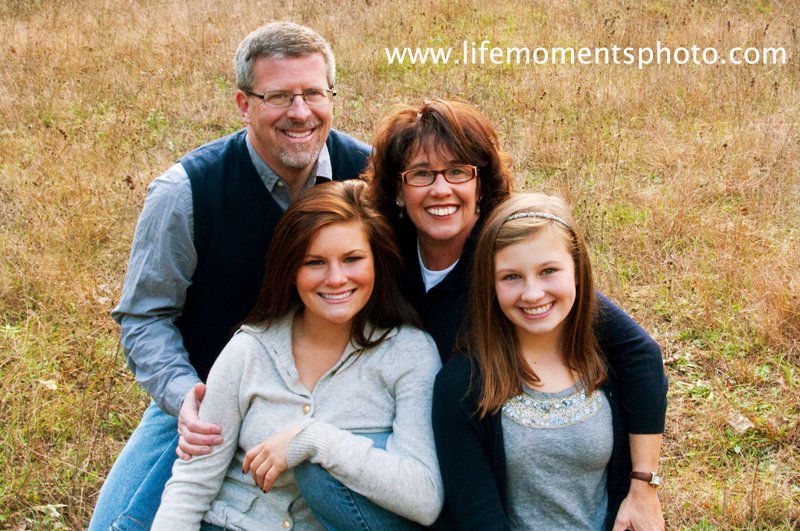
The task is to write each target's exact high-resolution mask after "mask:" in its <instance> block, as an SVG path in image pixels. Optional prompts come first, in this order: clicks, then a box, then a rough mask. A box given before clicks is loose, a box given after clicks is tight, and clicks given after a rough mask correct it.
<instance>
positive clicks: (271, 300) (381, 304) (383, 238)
mask: <svg viewBox="0 0 800 531" xmlns="http://www.w3.org/2000/svg"><path fill="white" fill-rule="evenodd" d="M366 188H367V185H366V183H364V182H363V181H357V180H350V181H344V182H335V181H334V182H330V183H324V184H320V185H318V186H314V187H313V188H311V189H310V190H307V191H306V192H304V193H303V194H302V195H301V196H300V197H299V198H298V199H297V201H295V202H294V203H292V205H291V206H290V207H289V208H288V209H287V210H286V213H285V214H284V215H283V217H281V220H280V222H279V223H278V226H277V227H276V228H275V233H274V235H273V237H272V242H271V243H270V247H269V252H268V253H267V263H266V270H265V272H264V278H263V280H262V282H261V290H260V292H259V294H258V299H257V300H256V303H255V306H253V309H252V310H251V312H250V315H248V316H247V319H245V321H244V322H245V323H247V324H258V325H268V324H269V323H271V322H272V321H274V320H275V319H278V318H279V317H282V316H284V315H286V314H287V313H289V312H290V311H291V310H292V308H294V307H296V306H298V305H301V304H302V302H301V300H300V297H299V295H298V294H297V289H296V288H295V278H296V277H297V271H298V269H299V268H300V265H301V264H302V261H303V257H304V256H305V254H306V251H307V250H308V246H309V244H310V243H311V240H312V239H313V238H314V236H315V235H316V234H317V232H319V230H320V229H321V228H323V227H326V226H328V225H332V224H334V223H346V222H348V221H354V220H358V221H360V222H361V223H362V224H363V226H364V230H365V231H366V233H367V238H368V240H369V244H370V248H371V250H372V255H373V263H374V264H375V285H374V288H373V290H372V295H371V296H370V298H369V300H368V301H367V304H366V305H365V306H364V308H362V309H361V311H360V312H358V313H357V314H356V316H355V317H354V318H353V324H352V330H351V337H352V338H353V339H354V340H355V341H356V342H357V343H358V344H359V345H362V346H364V347H372V346H374V345H376V344H377V343H379V342H380V341H381V340H382V339H383V337H379V338H377V339H374V338H372V337H371V335H370V334H371V329H370V327H369V326H367V325H368V324H371V325H373V326H376V327H379V328H387V329H391V328H392V327H395V326H398V325H400V324H402V323H408V324H413V325H415V326H419V318H418V317H417V314H416V312H415V311H414V310H413V309H412V308H411V306H410V305H409V304H408V303H407V302H406V300H405V298H404V297H403V294H402V293H401V291H400V288H399V287H398V284H397V276H398V275H399V271H400V270H401V264H402V258H401V256H400V251H399V250H398V248H397V245H396V244H395V241H394V236H393V234H392V229H391V227H390V226H389V224H388V223H387V221H386V218H385V217H383V216H382V215H381V214H380V213H379V212H378V211H377V209H375V207H374V206H373V205H372V204H371V203H370V202H369V201H368V200H367V198H366Z"/></svg>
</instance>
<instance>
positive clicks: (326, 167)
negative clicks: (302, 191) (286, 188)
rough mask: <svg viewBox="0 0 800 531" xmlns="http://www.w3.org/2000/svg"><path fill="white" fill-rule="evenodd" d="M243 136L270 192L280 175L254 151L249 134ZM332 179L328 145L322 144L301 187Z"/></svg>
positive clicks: (254, 164)
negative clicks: (306, 179)
mask: <svg viewBox="0 0 800 531" xmlns="http://www.w3.org/2000/svg"><path fill="white" fill-rule="evenodd" d="M244 138H245V142H246V144H247V152H248V153H250V160H252V161H253V166H255V167H256V171H257V172H258V176H259V177H261V181H262V182H263V183H264V186H266V187H267V190H269V191H270V192H272V190H273V188H275V185H276V184H277V183H278V180H279V179H280V176H279V175H278V174H277V173H275V172H274V171H273V170H272V168H270V167H269V166H267V163H266V162H264V160H263V159H262V158H261V156H260V155H259V154H258V152H256V148H254V147H253V144H252V143H251V142H250V135H248V134H246V135H244ZM332 179H333V166H332V165H331V154H330V152H328V145H327V144H323V145H322V150H321V151H320V152H319V155H318V156H317V163H316V164H315V165H314V169H312V170H311V176H310V177H309V179H308V181H309V182H307V183H306V185H305V186H304V187H303V188H308V187H311V186H314V185H315V184H318V183H321V182H324V181H330V180H332Z"/></svg>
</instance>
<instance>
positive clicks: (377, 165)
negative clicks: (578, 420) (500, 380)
mask: <svg viewBox="0 0 800 531" xmlns="http://www.w3.org/2000/svg"><path fill="white" fill-rule="evenodd" d="M373 146H374V149H375V151H374V153H373V155H372V157H371V159H370V165H369V167H368V169H367V172H366V177H367V179H368V181H369V182H370V191H371V193H372V197H373V201H374V202H375V204H376V205H377V206H378V208H379V209H380V210H381V211H382V212H383V213H384V215H385V216H386V217H387V218H388V219H389V222H390V223H391V224H392V226H393V227H394V228H395V232H396V234H397V236H398V240H399V244H400V247H401V251H402V252H403V255H404V258H405V263H406V267H407V268H408V270H409V271H408V272H407V274H406V275H404V277H405V278H406V280H407V285H406V286H405V289H404V293H405V294H406V295H407V296H408V297H409V300H410V302H411V304H412V306H414V308H416V310H417V311H418V312H419V313H420V315H421V317H422V320H423V325H424V328H425V330H426V331H427V332H429V333H430V334H431V335H432V336H433V338H434V341H436V345H437V347H438V348H439V353H440V354H441V356H442V359H444V360H446V359H448V358H449V357H450V354H451V351H452V349H453V345H454V344H455V342H456V338H457V336H458V333H459V331H460V330H461V327H462V325H463V323H465V322H466V308H467V300H468V295H469V272H470V269H471V263H472V256H473V253H474V251H475V239H476V237H477V233H478V231H479V230H480V227H481V220H482V219H483V218H484V217H485V216H487V215H489V214H491V212H492V210H493V209H494V208H495V207H496V206H497V205H498V204H499V203H500V202H501V201H502V200H504V199H505V198H507V197H508V195H509V194H510V192H511V188H512V177H511V173H510V170H509V160H508V157H507V156H506V155H505V154H504V153H503V151H502V150H501V149H500V144H499V141H498V138H497V134H496V133H495V131H494V129H493V128H492V126H491V124H490V123H489V121H488V120H487V119H486V117H484V116H483V115H482V114H481V113H480V112H479V111H478V110H477V109H476V108H475V107H474V106H472V105H470V104H469V103H466V102H462V101H452V100H433V101H427V102H423V103H421V104H418V105H415V106H408V107H402V108H399V109H397V110H395V111H394V112H392V113H390V114H389V115H388V116H387V117H386V118H384V120H383V121H382V123H381V124H380V126H379V127H378V130H377V132H376V134H375V136H374V139H373ZM598 307H599V310H598V316H597V319H596V321H595V323H594V327H595V334H596V336H597V338H598V342H599V344H600V347H601V350H602V351H603V352H604V354H605V355H606V357H607V358H608V361H609V363H610V365H611V369H612V370H614V371H615V372H616V375H617V377H618V382H619V389H620V391H619V392H620V399H621V401H622V405H623V409H624V411H625V416H624V420H625V423H626V430H627V431H628V433H629V434H630V443H631V457H632V459H633V464H634V468H635V469H636V470H637V471H646V472H655V471H656V470H657V465H658V456H659V452H660V446H661V435H660V434H661V433H662V432H663V430H664V417H665V412H666V378H665V376H664V372H663V365H662V361H661V352H660V349H659V348H658V345H657V344H656V343H655V342H654V341H653V340H652V339H651V338H650V337H649V336H648V335H647V334H646V333H645V332H644V330H642V329H641V327H639V326H638V325H637V324H636V323H635V322H634V321H633V320H631V318H630V317H629V316H627V315H626V314H625V313H624V312H623V311H622V310H620V309H619V308H618V307H617V306H615V305H614V304H613V303H611V302H610V301H609V300H608V299H606V298H605V297H603V296H602V295H599V294H598ZM619 519H620V522H622V523H623V525H630V526H634V525H637V524H638V525H652V526H655V527H661V528H663V517H662V515H661V510H660V503H659V501H658V497H657V496H656V491H655V489H654V488H653V487H652V486H651V485H648V484H647V483H645V482H642V481H634V482H633V483H632V484H631V488H630V492H629V496H628V498H627V499H626V500H625V502H624V503H623V506H622V508H621V509H620V511H619ZM442 520H443V521H442V522H440V523H441V524H442V525H445V523H446V522H447V515H446V514H443V518H442Z"/></svg>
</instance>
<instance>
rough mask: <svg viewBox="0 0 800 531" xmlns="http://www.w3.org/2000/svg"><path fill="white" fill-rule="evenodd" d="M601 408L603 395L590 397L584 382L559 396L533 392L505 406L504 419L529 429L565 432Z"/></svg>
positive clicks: (596, 393) (510, 400) (508, 402)
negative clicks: (553, 429)
mask: <svg viewBox="0 0 800 531" xmlns="http://www.w3.org/2000/svg"><path fill="white" fill-rule="evenodd" d="M601 404H602V391H601V390H600V389H596V390H595V391H594V392H593V393H591V394H590V395H587V394H586V388H585V387H584V386H583V384H582V383H581V382H578V383H577V384H576V385H574V386H572V387H571V388H569V389H566V390H564V391H562V392H558V393H543V392H540V391H536V390H531V393H530V394H529V393H527V392H523V393H521V394H519V395H517V396H515V397H512V398H510V399H508V400H507V401H506V403H505V404H503V408H502V409H503V415H505V416H506V418H508V419H509V420H512V421H514V422H516V423H517V424H521V425H523V426H527V427H529V428H540V429H548V428H564V427H567V426H573V425H575V424H579V423H581V422H584V421H586V420H588V419H590V418H592V417H594V416H595V415H596V414H597V412H598V411H600V406H601Z"/></svg>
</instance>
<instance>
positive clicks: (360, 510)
mask: <svg viewBox="0 0 800 531" xmlns="http://www.w3.org/2000/svg"><path fill="white" fill-rule="evenodd" d="M358 435H361V436H362V437H368V438H370V439H372V440H373V441H374V443H375V447H376V448H382V449H385V448H386V440H387V439H388V438H389V435H390V433H359V434H358ZM293 471H294V479H295V481H296V482H297V487H298V488H299V489H300V494H301V495H302V496H303V499H304V500H305V501H306V503H308V505H309V506H310V507H311V510H312V511H313V512H314V516H316V517H317V519H318V520H319V521H320V523H321V524H322V525H323V526H325V529H327V530H329V531H338V530H346V531H350V530H353V531H355V530H363V531H369V530H373V529H374V530H384V529H389V530H397V531H401V530H402V531H406V530H409V531H410V530H418V529H420V526H419V525H417V524H415V523H414V522H411V521H410V520H406V519H405V518H403V517H401V516H398V515H396V514H394V513H392V512H389V511H387V510H386V509H384V508H383V507H380V506H378V505H376V504H375V503H374V502H371V501H370V500H368V499H367V498H366V497H364V496H362V495H361V494H358V493H356V492H353V491H352V490H350V489H348V488H347V487H345V486H344V485H343V484H342V483H341V482H340V481H339V480H338V479H336V478H334V477H333V476H332V475H331V474H330V473H329V472H328V471H327V470H325V469H324V468H322V467H321V466H319V465H315V464H313V463H309V462H308V461H305V462H304V463H301V464H300V465H298V466H296V467H295V468H294V469H293Z"/></svg>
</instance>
